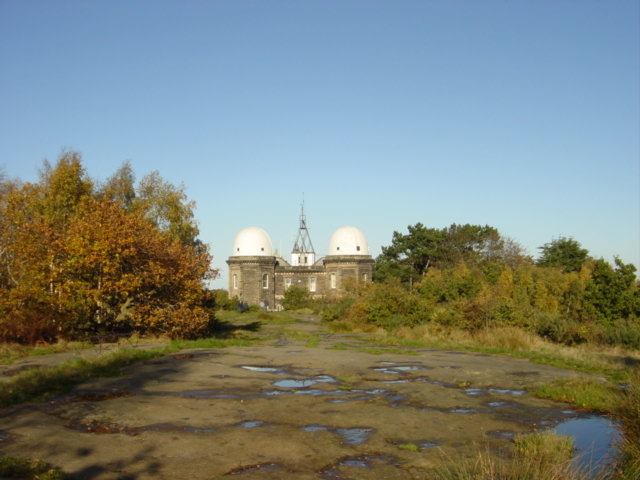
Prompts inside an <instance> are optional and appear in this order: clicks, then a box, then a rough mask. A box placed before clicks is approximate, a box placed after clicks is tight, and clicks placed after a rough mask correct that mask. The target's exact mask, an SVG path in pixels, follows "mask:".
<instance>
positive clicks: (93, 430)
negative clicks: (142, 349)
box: [0, 317, 577, 480]
mask: <svg viewBox="0 0 640 480" xmlns="http://www.w3.org/2000/svg"><path fill="white" fill-rule="evenodd" d="M277 328H282V327H277ZM287 331H288V333H287V332H284V333H282V332H281V333H280V334H274V335H273V336H272V338H271V340H269V341H268V342H266V343H264V344H261V345H256V346H251V347H234V348H227V349H223V350H215V349H198V350H193V351H183V352H181V353H180V354H174V355H169V356H166V357H162V358H158V359H155V360H153V361H149V362H146V363H141V364H137V365H134V366H132V367H130V368H129V369H128V370H127V373H126V375H124V376H122V377H117V378H100V379H94V380H92V381H90V382H87V383H85V384H83V385H81V386H79V387H78V388H76V389H75V390H74V391H73V392H72V393H71V394H69V395H66V396H64V397H63V398H59V399H56V400H55V401H52V402H50V403H48V404H45V405H43V404H39V405H35V404H34V405H24V406H20V407H16V408H12V409H6V410H4V411H2V412H1V416H0V451H1V453H2V454H4V455H16V456H29V457H36V458H41V459H43V460H46V461H47V462H49V463H52V464H53V465H56V466H58V467H60V468H62V469H63V470H64V471H65V472H68V473H70V474H72V475H74V476H75V477H77V478H80V479H101V480H102V479H133V478H135V479H177V478H189V479H215V478H222V477H226V476H235V475H238V476H241V477H242V478H245V479H253V478H283V479H334V478H336V479H344V478H354V479H355V478H357V479H382V478H388V479H412V478H425V476H424V475H425V469H426V468H428V467H429V466H431V465H433V464H434V463H436V462H438V461H441V460H442V458H448V459H454V460H456V461H457V460H459V459H462V458H465V457H470V456H474V454H475V452H477V451H478V449H483V448H487V446H488V447H490V448H494V449H498V450H505V451H506V450H507V449H508V448H509V446H510V444H511V438H512V437H513V435H514V434H516V433H520V432H529V431H532V430H533V429H536V428H540V427H544V426H553V425H555V424H556V423H558V422H560V421H563V420H566V419H568V418H571V417H572V416H576V415H577V414H576V413H575V412H571V411H568V410H567V408H566V406H565V405H562V404H557V403H553V402H549V401H545V400H540V399H536V398H534V397H533V396H532V395H529V394H527V393H526V391H525V389H526V388H528V387H531V386H534V385H535V384H537V383H541V382H548V381H551V380H553V379H556V378H568V377H572V376H575V375H576V373H575V372H569V371H566V370H561V369H557V368H552V367H546V366H541V365H536V364H532V363H530V362H528V361H525V360H517V359H511V358H506V357H501V356H489V355H484V354H474V353H459V352H450V351H442V350H430V349H407V350H406V351H400V350H398V349H390V350H386V351H384V349H381V348H377V349H374V348H365V347H367V346H366V345H364V344H363V343H362V341H361V339H360V338H359V337H357V336H353V335H331V334H325V333H323V332H322V331H321V329H320V326H319V324H318V323H317V321H316V320H314V319H313V318H311V317H307V318H302V319H301V322H300V323H297V324H295V325H290V326H288V327H287ZM268 332H269V329H267V333H268ZM295 332H297V333H295ZM271 333H272V334H273V333H274V331H273V330H272V331H271ZM309 335H319V338H320V341H319V342H317V338H318V337H317V336H316V337H310V338H312V339H313V338H315V339H316V342H309V341H308V339H305V337H308V336H309ZM295 338H298V340H295ZM382 351H384V353H380V352H382Z"/></svg>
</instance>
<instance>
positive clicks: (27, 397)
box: [0, 338, 256, 407]
mask: <svg viewBox="0 0 640 480" xmlns="http://www.w3.org/2000/svg"><path fill="white" fill-rule="evenodd" d="M255 342H256V340H247V339H238V338H227V339H224V338H223V339H220V338H204V339H200V340H174V341H173V342H171V343H170V344H169V345H166V346H163V347H156V348H150V349H136V348H129V347H122V348H119V349H118V350H115V351H113V352H110V353H107V354H105V355H102V356H100V357H97V358H91V359H86V358H78V359H74V360H69V361H67V362H63V363H61V364H60V365H57V366H55V367H45V368H39V369H33V370H26V371H24V372H21V373H20V374H18V375H16V376H15V377H13V378H12V379H11V380H9V381H7V382H4V383H0V407H7V406H10V405H16V404H18V403H23V402H28V401H43V400H46V399H48V398H51V397H53V396H55V395H60V394H62V393H65V392H68V391H69V390H71V389H72V388H73V387H74V386H76V385H78V384H80V383H82V382H85V381H87V380H89V379H90V378H94V377H113V376H117V375H121V374H122V369H123V368H124V367H126V366H128V365H131V364H133V363H136V362H140V361H145V360H150V359H152V358H156V357H159V356H162V355H167V354H170V353H175V352H178V351H180V350H185V349H191V348H224V347H231V346H247V345H251V344H253V343H255Z"/></svg>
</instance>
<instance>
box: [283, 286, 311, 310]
mask: <svg viewBox="0 0 640 480" xmlns="http://www.w3.org/2000/svg"><path fill="white" fill-rule="evenodd" d="M312 300H313V299H312V298H311V293H309V290H306V289H304V288H299V287H296V286H291V287H289V288H287V290H286V291H285V292H284V299H283V300H282V306H283V307H284V309H285V310H297V309H299V308H307V307H310V306H311V303H312Z"/></svg>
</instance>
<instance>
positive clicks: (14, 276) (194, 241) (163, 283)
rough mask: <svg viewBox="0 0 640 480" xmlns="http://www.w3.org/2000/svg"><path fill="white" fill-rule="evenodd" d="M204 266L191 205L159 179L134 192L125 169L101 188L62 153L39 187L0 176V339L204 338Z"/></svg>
mask: <svg viewBox="0 0 640 480" xmlns="http://www.w3.org/2000/svg"><path fill="white" fill-rule="evenodd" d="M210 261H211V256H210V254H209V251H208V248H207V247H206V245H204V244H203V243H202V242H200V240H199V239H198V228H197V226H196V223H195V221H194V218H193V204H192V203H191V202H189V201H188V200H187V198H186V196H185V194H184V191H183V189H182V188H178V187H175V186H173V185H171V184H170V183H167V182H165V181H164V180H163V179H162V178H161V177H160V175H159V174H158V173H157V172H153V173H151V174H149V175H146V176H145V177H144V178H143V179H142V180H141V181H140V182H139V183H138V184H137V185H136V184H135V177H134V173H133V171H132V169H131V166H130V165H129V164H128V163H125V164H124V165H123V166H122V167H121V168H120V169H119V170H118V171H117V172H115V173H114V175H113V176H112V177H110V178H109V179H108V180H106V181H105V182H103V183H99V182H97V181H95V180H93V179H91V178H90V177H89V176H88V175H87V174H86V172H85V170H84V168H83V165H82V161H81V157H80V155H79V154H78V153H75V152H69V153H65V154H63V155H62V156H61V157H60V158H59V159H58V161H57V162H56V164H55V165H54V166H52V165H50V164H49V163H48V162H46V161H45V163H44V165H43V168H42V171H41V173H40V178H39V181H38V182H37V183H23V182H21V181H19V180H9V179H7V178H6V177H5V176H1V177H0V340H2V341H13V342H21V343H34V342H38V341H54V340H57V339H61V338H87V339H88V338H99V337H100V336H101V335H103V336H107V337H108V335H114V334H130V333H132V332H139V333H145V334H149V333H151V334H162V335H168V336H171V337H196V336H201V335H205V334H206V333H208V331H209V330H210V328H211V326H212V324H213V320H214V318H213V313H212V312H213V308H212V306H213V302H212V296H211V294H210V292H208V291H207V290H206V288H205V283H206V281H207V280H208V279H209V278H211V277H213V276H214V275H215V274H216V272H215V271H214V270H212V269H211V267H210ZM107 337H105V338H107Z"/></svg>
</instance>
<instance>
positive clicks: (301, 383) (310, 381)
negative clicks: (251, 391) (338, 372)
mask: <svg viewBox="0 0 640 480" xmlns="http://www.w3.org/2000/svg"><path fill="white" fill-rule="evenodd" d="M316 383H337V380H336V379H335V378H333V377H331V376H329V375H318V376H317V377H311V378H302V379H295V378H287V379H284V380H276V381H275V382H273V384H272V385H273V386H274V387H278V388H306V387H310V386H311V385H315V384H316Z"/></svg>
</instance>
